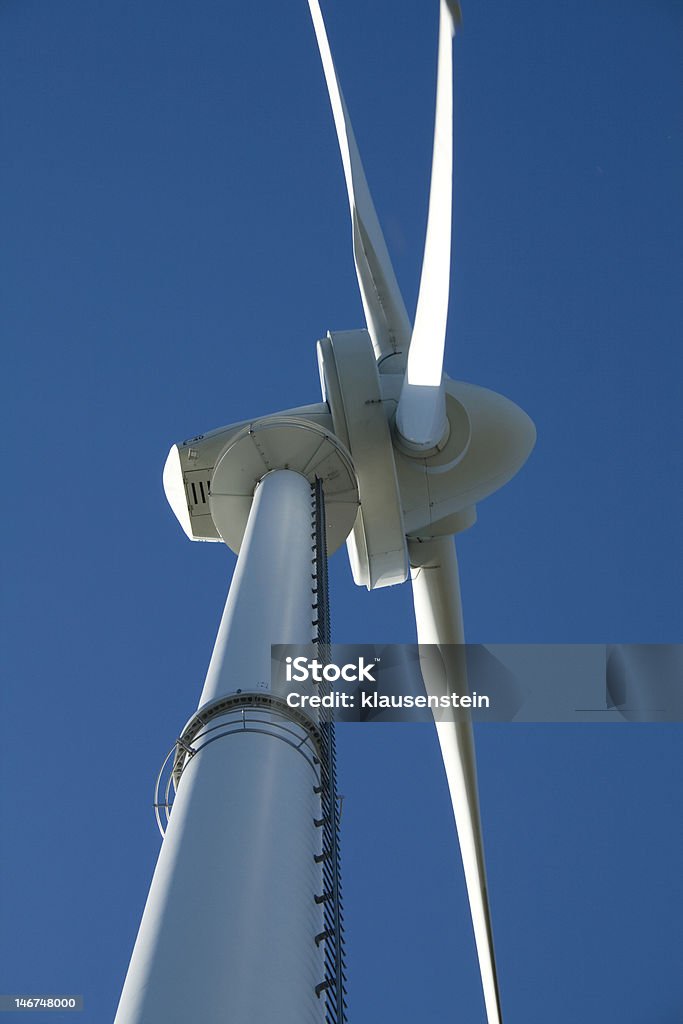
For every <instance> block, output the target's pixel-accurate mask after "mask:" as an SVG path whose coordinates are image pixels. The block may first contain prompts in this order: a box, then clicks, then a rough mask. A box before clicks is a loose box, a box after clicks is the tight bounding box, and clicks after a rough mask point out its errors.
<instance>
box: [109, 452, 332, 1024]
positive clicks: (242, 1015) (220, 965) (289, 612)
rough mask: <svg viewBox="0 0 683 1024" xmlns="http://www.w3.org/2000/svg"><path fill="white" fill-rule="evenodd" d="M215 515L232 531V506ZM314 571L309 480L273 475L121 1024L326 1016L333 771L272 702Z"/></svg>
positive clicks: (258, 499) (258, 512)
mask: <svg viewBox="0 0 683 1024" xmlns="http://www.w3.org/2000/svg"><path fill="white" fill-rule="evenodd" d="M212 511H213V512H214V516H215V518H216V519H217V526H218V528H219V529H220V502H218V503H217V507H216V508H212ZM311 574H312V565H311V487H310V484H309V482H308V481H307V480H306V479H305V478H304V477H303V476H301V475H299V474H298V473H293V472H289V471H276V472H273V473H269V474H268V475H267V476H266V477H264V479H263V480H262V482H261V483H260V485H259V486H258V488H257V490H256V494H255V497H254V502H253V506H252V511H251V514H250V517H249V522H248V526H247V531H246V534H245V537H244V542H243V545H242V549H241V551H240V555H239V559H238V563H237V568H236V570H235V574H234V578H233V582H232V586H231V588H230V593H229V595H228V600H227V604H226V607H225V611H224V614H223V618H222V621H221V625H220V628H219V632H218V637H217V640H216V645H215V648H214V652H213V656H212V658H211V663H210V666H209V671H208V674H207V678H206V683H205V686H204V691H203V693H202V698H201V701H200V707H199V712H198V716H201V715H204V718H205V723H204V726H203V728H202V729H201V730H200V731H199V734H198V736H197V737H196V738H195V739H191V740H190V743H191V746H192V748H193V749H194V750H196V752H195V753H193V754H192V755H191V756H189V757H188V758H187V760H186V761H185V766H184V769H183V771H182V777H181V778H180V781H179V784H178V789H177V794H176V797H175V801H174V804H173V812H172V814H171V817H170V821H169V824H168V829H167V832H166V835H165V838H164V841H163V845H162V848H161V852H160V855H159V860H158V862H157V866H156V870H155V872H154V877H153V879H152V884H151V888H150V892H149V896H148V899H147V904H146V907H145V911H144V915H143V918H142V922H141V925H140V930H139V933H138V937H137V941H136V943H135V948H134V950H133V955H132V958H131V962H130V967H129V970H128V974H127V977H126V981H125V984H124V988H123V992H122V995H121V1000H120V1003H119V1008H118V1013H117V1015H116V1021H115V1024H155V1022H157V1021H159V1022H161V1021H164V1024H176V1022H177V1024H181V1022H182V1024H186V1022H187V1021H201V1022H202V1024H225V1022H227V1021H230V1022H234V1024H248V1022H257V1021H258V1022H261V1021H263V1022H267V1021H278V1024H321V1022H322V1021H323V1020H324V1015H325V1000H324V998H321V996H320V994H319V993H316V985H318V986H319V983H320V981H321V979H322V977H323V973H324V967H323V962H322V948H320V947H319V946H317V945H316V935H318V934H319V933H320V932H321V930H322V908H321V904H320V903H319V902H316V896H318V897H320V894H321V893H322V886H323V882H322V868H321V865H320V863H317V862H316V855H317V854H319V853H320V848H321V830H320V827H319V826H320V820H319V818H320V806H321V805H320V796H319V784H320V771H319V765H317V763H316V758H315V750H314V744H313V741H312V740H311V738H310V736H309V734H308V733H307V731H306V728H305V725H302V724H301V722H299V723H297V722H295V721H292V720H291V719H289V718H288V717H287V716H286V711H284V712H283V711H282V710H278V707H277V704H275V705H273V706H270V705H268V704H267V701H268V700H269V698H268V696H267V692H266V691H267V690H268V681H269V678H270V645H271V643H285V642H287V643H308V642H310V641H311V636H312V615H311V604H312V575H311ZM238 691H242V692H241V693H238ZM249 693H253V694H254V699H253V700H252V701H251V703H250V701H249V697H248V694H249ZM231 694H233V695H234V696H232V697H231V696H230V695H231ZM259 700H261V701H264V700H265V701H266V704H265V706H264V705H261V706H259ZM212 710H213V711H214V712H215V713H214V714H213V717H210V718H207V715H211V714H212ZM195 721H196V717H195ZM188 735H189V734H188ZM300 741H301V742H300Z"/></svg>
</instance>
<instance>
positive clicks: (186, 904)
mask: <svg viewBox="0 0 683 1024" xmlns="http://www.w3.org/2000/svg"><path fill="white" fill-rule="evenodd" d="M309 7H310V12H311V16H312V19H313V25H314V28H315V33H316V37H317V42H318V47H319V50H320V55H321V58H322V64H323V69H324V73H325V78H326V82H327V88H328V92H329V96H330V101H331V105H332V111H333V115H334V121H335V126H336V131H337V137H338V141H339V147H340V150H341V157H342V163H343V167H344V175H345V179H346V187H347V192H348V198H349V206H350V211H351V222H352V237H353V254H354V261H355V266H356V273H357V277H358V283H359V288H360V294H361V299H362V302H363V307H364V311H365V318H366V329H362V330H355V331H345V332H332V333H329V334H328V335H327V337H326V338H324V339H323V340H321V341H319V342H318V348H317V352H318V364H319V369H320V378H321V386H322V398H323V400H322V402H319V403H316V404H312V405H309V406H305V407H301V408H297V409H289V410H286V411H284V412H279V413H276V414H273V415H267V416H263V417H260V418H257V419H253V420H250V421H246V422H242V423H237V424H233V425H231V426H228V427H223V428H221V429H219V430H214V431H212V432H211V433H208V434H202V435H199V436H197V437H195V438H192V439H191V440H189V441H186V442H183V443H182V444H179V445H174V446H173V448H172V449H171V451H170V453H169V456H168V459H167V462H166V466H165V469H164V487H165V491H166V496H167V498H168V500H169V503H170V505H171V508H172V509H173V511H174V513H175V515H176V517H177V518H178V520H179V522H180V524H181V525H182V527H183V529H184V531H185V533H186V534H187V536H188V537H190V539H192V540H205V541H218V542H221V541H222V542H224V543H226V544H227V545H228V546H229V547H230V548H231V549H232V550H233V551H235V552H237V553H238V560H237V566H236V569H235V572H234V576H233V579H232V583H231V586H230V591H229V594H228V599H227V603H226V606H225V610H224V613H223V617H222V620H221V624H220V627H219V631H218V636H217V639H216V643H215V646H214V650H213V654H212V657H211V662H210V665H209V669H208V673H207V677H206V681H205V684H204V688H203V691H202V694H201V697H200V701H199V706H198V710H197V712H196V713H195V714H194V715H193V716H192V717H191V718H190V720H189V722H188V723H187V725H186V726H185V728H184V729H183V730H182V733H181V735H180V738H179V739H178V741H177V744H176V746H175V748H174V751H173V760H172V769H171V775H170V786H171V788H172V789H173V790H174V791H175V796H174V800H173V813H172V814H171V815H170V816H169V815H167V822H166V825H167V827H166V831H165V838H164V841H163V844H162V848H161V852H160V855H159V860H158V863H157V867H156V870H155V873H154V878H153V880H152V884H151V888H150V892H149V896H148V900H147V904H146V907H145V911H144V914H143V918H142V922H141V925H140V930H139V933H138V937H137V941H136V944H135V948H134V951H133V955H132V958H131V963H130V967H129V970H128V974H127V977H126V981H125V984H124V988H123V992H122V995H121V1000H120V1003H119V1009H118V1013H117V1016H116V1022H117V1024H143V1022H144V1024H150V1022H155V1021H161V1020H163V1021H165V1022H173V1021H188V1020H196V1021H200V1022H202V1024H214V1022H216V1024H217V1022H219V1021H221V1022H224V1021H230V1022H232V1024H252V1022H254V1024H256V1022H258V1024H262V1022H263V1024H265V1022H271V1021H278V1024H304V1022H309V1021H310V1022H311V1024H315V1022H322V1021H326V1022H328V1021H329V1022H335V1024H337V1022H342V1021H344V1020H345V1019H346V1014H345V1002H344V964H343V923H342V914H341V887H340V878H339V858H338V839H337V830H338V806H337V797H336V790H335V766H334V733H333V727H332V724H331V722H329V721H325V720H323V721H319V722H314V721H312V720H311V719H310V718H308V717H307V716H305V715H303V714H301V713H298V712H297V711H295V710H293V709H290V708H288V707H287V705H286V703H285V702H284V701H283V700H282V699H281V698H280V697H279V696H278V695H277V694H276V693H273V692H271V690H270V686H269V679H270V647H271V644H274V643H302V644H306V643H310V642H311V641H313V640H317V641H318V643H320V644H322V645H325V644H326V643H329V634H328V630H327V608H326V561H325V558H326V553H327V550H329V552H333V551H334V550H335V549H337V548H338V547H340V546H341V544H342V543H343V542H344V541H346V545H347V550H348V554H349V559H350V563H351V568H352V572H353V577H354V580H355V582H356V583H357V584H358V585H361V586H365V587H367V588H368V589H370V590H372V589H375V588H378V587H384V586H391V585H394V584H398V583H403V582H404V581H406V580H407V579H408V577H409V576H410V577H411V580H412V590H413V599H414V606H415V618H416V623H417V633H418V640H419V642H420V643H421V644H439V645H445V646H444V649H443V651H444V658H445V661H446V665H447V668H448V672H449V675H450V679H449V682H450V683H451V684H452V685H454V686H455V683H456V681H457V678H458V672H459V666H458V662H457V657H454V656H453V654H452V649H450V648H449V647H448V645H457V644H461V643H463V642H464V633H463V624H462V612H461V603H460V591H459V582H458V569H457V561H456V555H455V548H454V544H453V540H452V537H453V535H454V534H456V533H459V532H460V531H462V530H464V529H466V528H467V527H469V526H471V525H472V524H473V523H474V521H475V519H476V505H477V503H478V502H479V501H480V500H482V499H483V498H485V497H487V496H488V495H489V494H491V493H493V492H494V491H496V490H497V489H498V488H500V487H501V486H502V485H503V484H504V483H506V482H507V481H508V480H509V479H510V478H511V477H512V476H514V474H515V473H516V472H517V471H518V469H519V468H520V467H521V466H522V464H523V463H524V462H525V461H526V459H527V457H528V455H529V453H530V451H531V449H532V448H533V445H534V441H535V430H534V426H533V424H532V422H531V420H530V419H529V418H528V417H527V416H526V414H525V413H524V412H522V411H521V410H520V409H519V408H518V407H517V406H515V405H514V404H513V403H512V402H510V401H508V400H507V399H506V398H503V397H502V396H500V395H497V394H495V393H494V392H492V391H489V390H487V389H484V388H481V387H477V386H475V385H472V384H468V383H464V382H461V381H456V380H452V379H450V378H449V377H447V376H446V375H445V374H444V372H443V356H444V343H445V335H446V318H447V312H448V296H449V279H450V249H451V201H452V154H453V144H452V120H453V109H452V77H453V73H452V39H453V36H454V34H455V31H456V28H457V26H458V25H459V23H460V10H459V6H458V4H457V2H456V0H440V24H439V46H438V69H437V95H436V115H435V131H434V148H433V158H432V177H431V187H430V198H429V213H428V222H427V233H426V242H425V251H424V259H423V266H422V275H421V280H420V288H419V295H418V302H417V310H416V314H415V322H414V325H413V326H412V327H411V324H410V320H409V317H408V314H407V312H406V308H405V305H404V302H403V299H402V297H401V293H400V290H399V287H398V284H397V281H396V277H395V274H394V271H393V268H392V265H391V260H390V258H389V254H388V251H387V247H386V244H385V241H384V237H383V235H382V231H381V228H380V225H379V221H378V219H377V215H376V212H375V208H374V205H373V202H372V199H371V196H370V191H369V188H368V184H367V181H366V178H365V174H364V171H363V166H362V163H361V159H360V155H359V152H358V147H357V145H356V140H355V138H354V134H353V130H352V127H351V121H350V118H349V114H348V111H347V108H346V105H345V103H344V99H343V96H342V93H341V89H340V87H339V82H338V79H337V75H336V71H335V67H334V63H333V60H332V55H331V52H330V47H329V42H328V38H327V33H326V30H325V25H324V21H323V17H322V12H321V10H320V6H319V2H318V0H309ZM424 675H425V685H426V687H427V690H428V692H430V691H431V690H434V691H435V692H436V687H437V681H436V680H434V679H432V678H431V675H430V671H429V669H428V668H425V671H424ZM436 728H437V735H438V739H439V744H440V747H441V752H442V756H443V761H444V766H445V769H446V775H447V779H448V786H449V790H450V795H451V800H452V805H453V811H454V816H455V822H456V826H457V832H458V839H459V844H460V850H461V854H462V860H463V866H464V873H465V881H466V886H467V893H468V897H469V903H470V908H471V914H472V922H473V926H474V935H475V942H476V948H477V955H478V960H479V967H480V972H481V980H482V987H483V993H484V1001H485V1006H486V1016H487V1021H488V1024H501V1021H502V1017H501V1008H500V997H499V990H498V982H497V978H496V967H495V958H494V950H493V938H492V929H491V917H490V910H489V902H488V896H487V886H486V872H485V865H484V852H483V841H482V831H481V823H480V816H479V804H478V795H477V782H476V766H475V757H474V746H473V739H472V731H471V726H470V724H469V723H468V722H464V721H456V720H455V718H453V719H452V720H449V721H438V722H437V723H436ZM169 792H170V790H169ZM158 802H159V803H160V804H162V805H163V807H164V809H165V810H166V811H167V810H168V808H167V806H166V805H167V803H168V802H170V800H165V799H160V800H159V801H158Z"/></svg>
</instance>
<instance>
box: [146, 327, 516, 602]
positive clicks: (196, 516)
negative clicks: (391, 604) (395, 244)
mask: <svg viewBox="0 0 683 1024" xmlns="http://www.w3.org/2000/svg"><path fill="white" fill-rule="evenodd" d="M318 362H319V368H320V376H321V384H322V390H323V398H324V402H322V403H318V404H317V405H309V406H303V407H300V408H297V409H289V410H287V411H285V412H280V413H276V414H274V415H272V416H264V417H260V418H259V419H255V420H244V421H242V422H241V423H235V424H233V425H231V426H228V427H223V428H221V429H219V430H214V431H212V432H211V433H209V434H201V435H199V436H197V437H194V438H192V439H190V440H188V441H184V442H183V443H182V444H180V445H174V446H173V447H172V448H171V451H170V452H169V455H168V458H167V460H166V466H165V468H164V490H165V492H166V497H167V499H168V501H169V504H170V505H171V508H172V509H173V512H174V513H175V515H176V517H177V519H178V521H179V522H180V524H181V526H182V527H183V530H184V531H185V533H186V534H187V536H188V537H189V538H190V539H191V540H207V541H220V540H223V541H225V543H226V544H228V546H229V547H230V548H232V550H233V551H235V552H238V551H239V549H240V545H241V543H242V536H243V534H244V530H245V527H246V523H247V518H248V515H249V510H250V507H251V502H252V497H253V493H254V491H255V489H256V487H257V485H258V482H259V480H260V479H261V478H262V477H263V476H264V475H265V474H266V473H268V472H271V471H272V470H274V469H294V470H297V471H298V472H301V473H302V474H303V475H304V476H307V477H309V478H310V479H311V480H313V479H314V478H315V477H320V478H321V479H322V480H323V487H324V490H325V497H326V503H327V505H328V509H329V512H328V546H329V550H330V551H334V550H336V548H338V547H339V546H340V545H341V544H342V543H343V541H344V540H347V547H348V552H349V559H350V562H351V568H352V571H353V576H354V580H355V582H356V583H357V584H358V585H361V586H366V587H367V588H368V589H370V590H372V589H375V588H377V587H383V586H391V585H392V584H395V583H402V582H403V581H404V580H406V579H407V577H408V574H409V570H410V560H409V556H408V540H427V539H429V538H432V537H437V536H443V535H449V534H454V533H459V532H460V531H461V530H463V529H466V528H467V527H468V526H470V525H472V523H473V522H474V521H475V519H476V504H477V503H478V502H479V501H481V500H482V499H483V498H486V497H488V495H489V494H492V493H494V491H497V490H498V489H499V488H500V487H502V486H503V484H505V483H507V481H508V480H510V479H511V478H512V477H513V476H514V475H515V473H516V472H517V471H518V470H519V469H520V467H521V466H522V465H523V464H524V462H525V461H526V459H527V457H528V455H529V453H530V452H531V450H532V448H533V445H534V441H535V438H536V432H535V428H534V425H533V423H532V422H531V420H530V419H529V417H528V416H527V415H526V413H524V412H523V411H522V410H521V409H520V408H518V406H516V405H514V403H512V402H510V401H509V400H508V399H507V398H504V397H503V396H502V395H498V394H496V393H495V392H493V391H489V390H488V389H486V388H482V387H477V386H476V385H474V384H467V383H465V382H463V381H456V380H449V379H444V382H443V388H444V393H445V407H446V416H447V421H448V426H447V430H446V434H445V439H444V441H443V443H442V444H441V445H440V446H439V448H438V450H435V451H432V452H431V453H429V454H425V455H419V454H416V453H415V452H414V451H412V450H411V449H410V448H408V447H406V445H405V443H404V441H403V438H402V437H401V435H400V434H399V433H398V431H397V430H396V426H395V415H396V409H397V408H398V405H399V401H400V395H401V387H402V383H403V375H402V374H401V373H400V372H391V370H392V369H396V370H397V371H398V370H399V369H400V363H398V362H396V364H395V365H394V366H392V362H393V361H392V360H387V361H385V363H384V364H383V366H382V367H380V368H378V365H377V362H376V360H375V354H374V350H373V346H372V342H371V339H370V335H369V334H368V332H367V331H365V330H358V331H344V332H335V333H331V334H328V336H327V338H325V339H323V340H322V341H320V342H319V343H318ZM384 366H386V368H387V372H385V373H382V372H380V369H382V368H383V367H384ZM218 495H220V497H221V507H222V511H221V529H220V530H219V529H218V527H217V525H216V522H215V521H214V517H213V515H212V507H211V506H212V501H214V500H215V499H216V498H217V496H218Z"/></svg>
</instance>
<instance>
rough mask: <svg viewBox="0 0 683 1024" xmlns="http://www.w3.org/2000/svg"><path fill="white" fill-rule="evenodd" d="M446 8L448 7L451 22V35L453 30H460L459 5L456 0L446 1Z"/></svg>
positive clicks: (460, 14)
mask: <svg viewBox="0 0 683 1024" xmlns="http://www.w3.org/2000/svg"><path fill="white" fill-rule="evenodd" d="M446 6H447V7H448V10H449V13H450V16H451V21H452V22H453V34H455V30H456V29H457V28H460V26H461V25H462V11H461V10H460V4H459V3H458V0H446Z"/></svg>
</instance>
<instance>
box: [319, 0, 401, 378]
mask: <svg viewBox="0 0 683 1024" xmlns="http://www.w3.org/2000/svg"><path fill="white" fill-rule="evenodd" d="M308 6H309V8H310V11H311V18H312V19H313V27H314V29H315V35H316V39H317V40H318V49H319V50H320V57H321V60H322V65H323V71H324V72H325V81H326V82H327V91H328V93H329V96H330V103H331V105H332V113H333V115H334V123H335V127H336V129H337V139H338V141H339V149H340V151H341V158H342V164H343V166H344V177H345V178H346V190H347V192H348V196H349V206H350V208H351V223H352V228H353V258H354V262H355V264H356V275H357V277H358V285H359V287H360V294H361V300H362V302H363V309H364V310H365V320H366V323H367V326H368V331H369V333H370V337H371V338H372V344H373V346H374V349H375V354H376V356H377V358H378V359H381V358H383V357H384V356H389V355H392V354H394V353H398V352H404V353H405V352H407V351H408V345H409V343H410V320H409V319H408V314H407V312H406V308H405V304H404V302H403V298H402V296H401V291H400V289H399V287H398V282H397V281H396V275H395V274H394V268H393V267H392V265H391V259H390V258H389V253H388V250H387V246H386V242H385V241H384V235H383V234H382V229H381V227H380V224H379V220H378V219H377V213H376V211H375V207H374V204H373V202H372V196H371V195H370V189H369V188H368V183H367V180H366V177H365V171H364V170H363V164H362V162H361V158H360V153H359V152H358V146H357V144H356V139H355V136H354V134H353V128H352V127H351V119H350V118H349V112H348V110H347V109H346V103H345V102H344V97H343V95H342V91H341V88H340V85H339V80H338V78H337V72H336V70H335V67H334V62H333V60H332V53H331V51H330V44H329V41H328V38H327V31H326V29H325V22H324V20H323V16H322V11H321V10H320V3H319V0H308Z"/></svg>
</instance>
